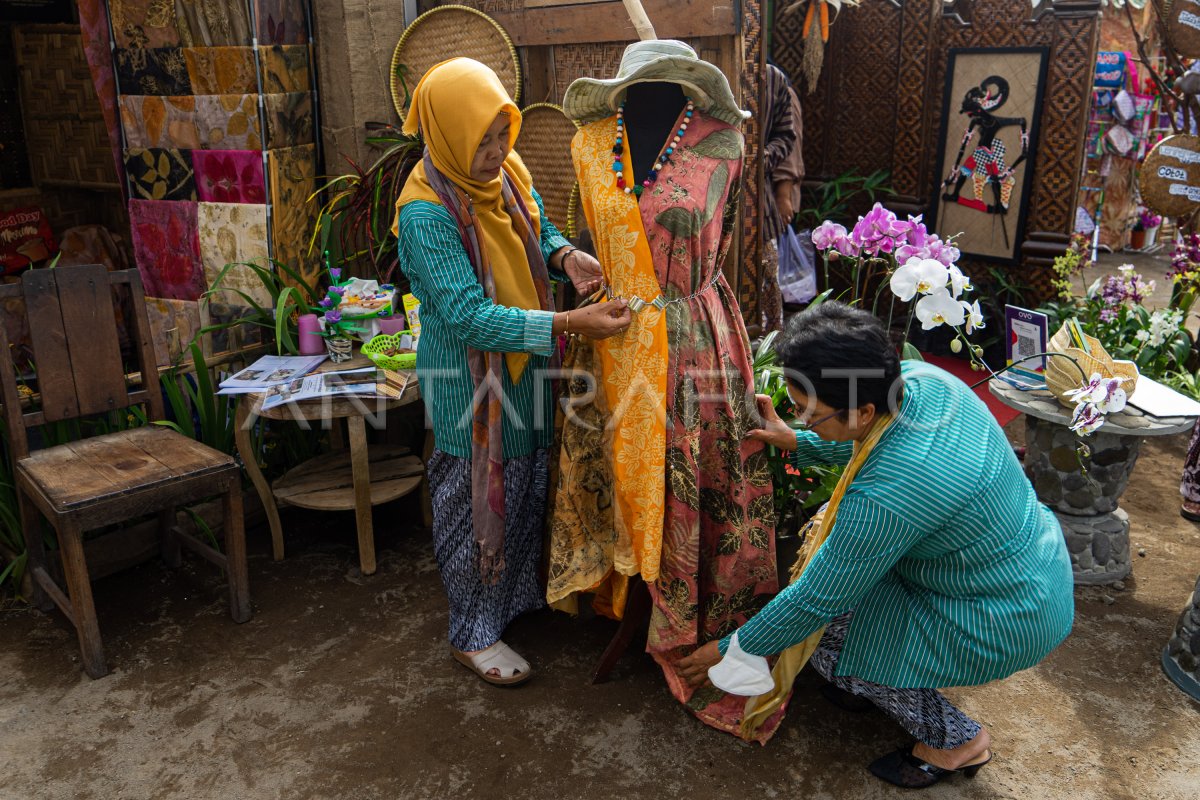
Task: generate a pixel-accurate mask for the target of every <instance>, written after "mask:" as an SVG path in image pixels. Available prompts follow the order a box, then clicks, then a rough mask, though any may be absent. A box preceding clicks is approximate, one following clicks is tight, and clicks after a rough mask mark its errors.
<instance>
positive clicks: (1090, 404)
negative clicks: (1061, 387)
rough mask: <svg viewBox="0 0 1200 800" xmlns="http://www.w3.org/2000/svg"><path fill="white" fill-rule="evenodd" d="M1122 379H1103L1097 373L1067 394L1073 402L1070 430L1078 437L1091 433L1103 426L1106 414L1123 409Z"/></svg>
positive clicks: (1124, 396) (1123, 392) (1124, 397)
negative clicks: (1073, 409) (1073, 408)
mask: <svg viewBox="0 0 1200 800" xmlns="http://www.w3.org/2000/svg"><path fill="white" fill-rule="evenodd" d="M1124 380H1125V379H1124V378H1105V377H1103V376H1102V375H1101V374H1100V373H1099V372H1093V373H1092V377H1091V379H1090V380H1088V382H1087V383H1086V384H1085V385H1083V386H1082V387H1080V388H1078V389H1075V390H1074V391H1070V392H1067V397H1069V398H1070V399H1071V400H1074V401H1075V411H1074V413H1072V414H1071V430H1072V431H1074V432H1075V433H1077V434H1078V435H1080V436H1087V435H1089V434H1091V433H1093V432H1094V431H1095V430H1096V429H1098V428H1099V427H1100V426H1101V425H1103V424H1104V418H1105V416H1106V415H1107V414H1115V413H1117V412H1118V411H1121V410H1122V409H1124V408H1125V401H1126V399H1127V398H1126V394H1125V390H1124V389H1122V388H1121V382H1122V381H1124Z"/></svg>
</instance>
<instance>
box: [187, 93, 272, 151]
mask: <svg viewBox="0 0 1200 800" xmlns="http://www.w3.org/2000/svg"><path fill="white" fill-rule="evenodd" d="M194 99H195V101H196V125H197V127H198V128H199V129H200V143H201V146H202V147H203V148H204V149H206V150H261V149H262V136H261V134H260V132H259V129H258V126H259V120H258V95H256V94H210V95H201V96H199V97H196V98H194ZM259 161H260V164H261V157H260V159H259Z"/></svg>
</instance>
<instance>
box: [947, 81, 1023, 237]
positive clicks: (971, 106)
mask: <svg viewBox="0 0 1200 800" xmlns="http://www.w3.org/2000/svg"><path fill="white" fill-rule="evenodd" d="M1008 96H1009V86H1008V81H1006V80H1005V79H1004V78H1001V77H1000V76H999V75H992V76H989V77H987V78H984V79H983V82H982V83H980V84H979V86H974V87H972V88H970V89H968V90H967V93H966V95H965V96H964V97H963V102H962V108H960V109H959V113H960V114H966V115H967V117H968V118H969V119H970V122H969V123H968V125H967V129H966V131H964V132H963V138H962V144H960V145H959V148H958V156H957V157H956V158H955V159H954V168H953V170H951V172H950V174H949V175H948V176H947V177H946V180H945V181H944V182H943V184H942V185H943V186H947V187H949V186H952V187H953V188H951V189H950V190H949V191H947V192H946V193H945V194H943V195H942V200H944V201H945V202H950V203H958V204H959V205H962V206H966V207H967V208H973V209H975V210H977V211H981V212H983V213H985V214H996V215H999V216H1000V218H1001V221H1003V218H1004V215H1005V214H1007V213H1008V204H1009V200H1010V199H1011V197H1012V191H1013V185H1014V184H1015V183H1016V180H1015V179H1014V178H1013V173H1014V172H1015V171H1016V169H1017V167H1018V166H1020V165H1021V162H1022V161H1024V160H1025V158H1026V157H1027V156H1028V155H1029V130H1028V127H1029V126H1028V122H1027V121H1026V119H1025V118H1024V117H998V116H996V115H995V113H994V112H996V111H997V110H999V109H1000V107H1001V106H1003V105H1004V104H1005V103H1006V102H1007V101H1008ZM1013 126H1019V127H1020V129H1021V154H1020V155H1019V156H1017V158H1016V160H1015V161H1013V162H1012V164H1008V163H1006V157H1007V149H1006V148H1005V146H1004V142H1003V140H1001V139H1000V138H999V137H998V136H997V134H999V132H1000V131H1001V130H1002V129H1004V128H1008V127H1013ZM976 133H978V134H979V143H978V144H976V145H975V150H974V152H972V153H971V155H969V156H967V158H966V160H965V161H964V160H963V156H964V155H965V154H966V152H967V146H968V145H969V144H970V142H971V140H972V139H973V138H974V137H975V134H976ZM968 179H970V180H971V183H972V188H973V190H974V191H973V196H972V197H970V198H965V197H963V196H962V189H963V186H964V185H965V184H966V182H967V180H968ZM988 186H990V187H991V190H992V191H991V195H990V196H989V197H987V198H986V199H985V197H984V195H985V194H986V191H985V190H986V189H987V187H988ZM1007 239H1008V232H1007V230H1005V240H1006V241H1007Z"/></svg>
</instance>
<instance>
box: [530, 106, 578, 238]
mask: <svg viewBox="0 0 1200 800" xmlns="http://www.w3.org/2000/svg"><path fill="white" fill-rule="evenodd" d="M575 131H576V125H575V123H574V122H572V121H571V120H570V118H568V117H567V115H566V114H564V113H563V110H562V107H561V106H556V105H554V104H553V103H534V104H533V105H531V106H529V107H527V108H525V109H523V110H522V111H521V135H520V137H519V138H518V139H517V152H518V153H520V154H521V160H522V161H524V162H525V166H527V167H529V174H530V175H532V176H533V187H534V188H535V189H537V190H538V194H540V195H541V196H542V203H543V204H544V205H545V206H546V215H547V216H548V217H550V221H551V222H553V223H554V225H555V227H557V228H558V229H559V230H561V231H562V232H563V233H565V234H566V235H567V236H574V235H575V234H574V227H575V226H574V224H573V221H572V219H571V192H572V189H573V187H574V186H575V168H574V167H573V166H572V165H571V138H572V137H573V136H574V135H575Z"/></svg>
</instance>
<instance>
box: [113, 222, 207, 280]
mask: <svg viewBox="0 0 1200 800" xmlns="http://www.w3.org/2000/svg"><path fill="white" fill-rule="evenodd" d="M129 228H130V232H131V233H132V235H133V254H134V258H135V259H136V260H137V266H138V272H140V273H141V276H142V286H143V288H144V289H145V290H146V295H147V296H148V297H167V298H171V299H174V300H199V299H200V295H202V294H203V293H204V290H205V289H206V288H207V286H206V284H205V282H204V267H203V265H202V264H201V262H200V239H199V236H198V235H197V232H196V204H195V203H187V202H167V201H152V200H130V201H129Z"/></svg>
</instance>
